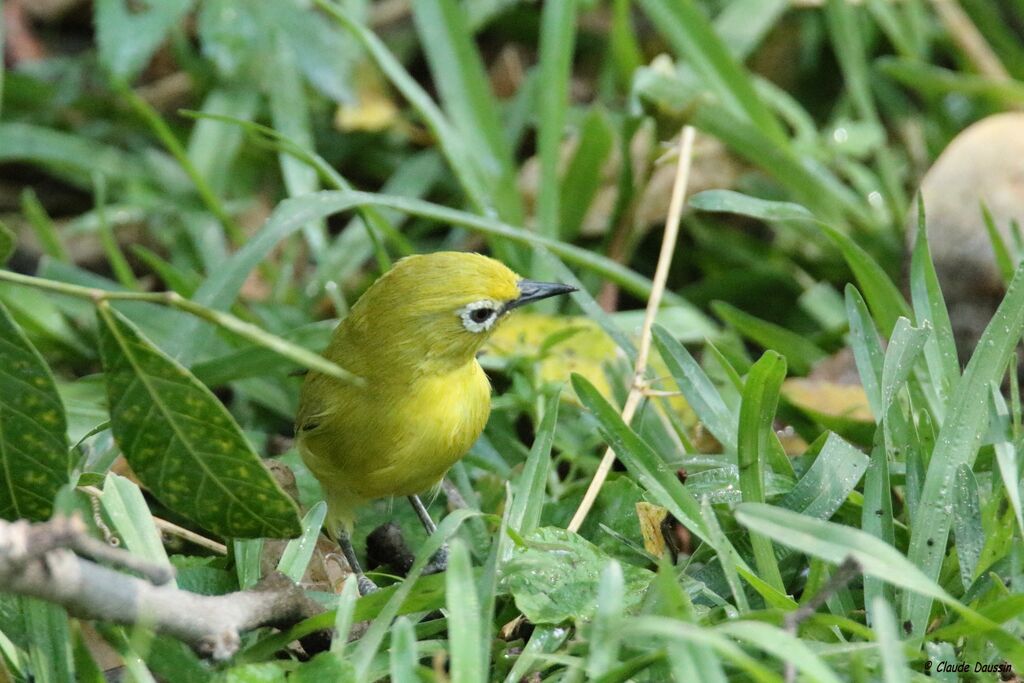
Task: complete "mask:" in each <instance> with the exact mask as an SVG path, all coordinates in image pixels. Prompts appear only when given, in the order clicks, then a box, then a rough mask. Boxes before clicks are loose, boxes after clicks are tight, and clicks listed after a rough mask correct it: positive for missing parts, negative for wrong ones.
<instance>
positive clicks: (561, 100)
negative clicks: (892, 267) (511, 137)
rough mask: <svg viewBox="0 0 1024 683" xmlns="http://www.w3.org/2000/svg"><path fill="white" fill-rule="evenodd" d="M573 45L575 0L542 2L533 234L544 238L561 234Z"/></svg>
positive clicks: (574, 35) (574, 39)
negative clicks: (562, 174) (537, 177)
mask: <svg viewBox="0 0 1024 683" xmlns="http://www.w3.org/2000/svg"><path fill="white" fill-rule="evenodd" d="M575 45H576V0H563V1H562V2H552V3H546V4H545V5H544V8H543V10H542V12H541V26H540V56H539V57H540V67H539V68H540V82H539V84H538V88H539V95H538V98H539V102H538V103H537V109H538V131H537V154H538V156H539V157H540V187H539V191H538V196H537V231H538V232H539V233H540V234H542V235H545V236H547V237H552V238H557V237H558V236H559V235H561V234H562V230H561V226H560V225H559V220H560V219H561V208H560V202H561V196H560V194H561V192H560V191H561V183H560V182H559V178H558V166H559V161H560V158H561V151H562V135H563V133H564V129H565V117H566V110H567V109H568V106H569V81H570V78H571V76H572V73H571V72H572V56H573V51H574V48H575Z"/></svg>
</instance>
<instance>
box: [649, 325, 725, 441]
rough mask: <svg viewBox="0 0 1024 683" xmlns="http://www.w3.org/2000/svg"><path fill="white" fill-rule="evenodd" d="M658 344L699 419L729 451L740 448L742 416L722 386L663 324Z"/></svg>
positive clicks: (658, 330)
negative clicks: (721, 390)
mask: <svg viewBox="0 0 1024 683" xmlns="http://www.w3.org/2000/svg"><path fill="white" fill-rule="evenodd" d="M653 338H654V345H655V347H656V348H657V349H658V353H659V354H660V355H661V358H662V360H664V361H665V365H666V366H667V367H668V370H669V372H670V373H671V374H672V378H673V379H674V380H675V381H676V384H677V385H678V386H679V389H680V391H682V392H683V396H685V397H686V400H687V402H688V403H689V404H690V407H691V408H693V411H694V412H695V413H696V414H697V419H699V420H700V421H701V423H702V424H703V425H704V426H705V427H707V429H708V431H709V432H711V433H712V434H713V435H714V437H715V438H716V439H718V441H719V442H720V443H721V444H722V446H723V447H724V448H725V450H726V451H735V450H736V429H737V425H738V424H739V416H738V415H737V414H736V413H734V412H732V411H731V410H729V408H728V407H727V406H726V405H725V401H723V400H722V396H721V394H719V393H718V389H716V388H715V385H714V384H712V383H711V380H710V379H708V376H707V375H706V374H705V373H704V370H703V369H702V368H701V367H700V365H699V364H698V363H697V361H696V360H694V358H693V356H691V355H690V352H689V351H687V350H686V347H684V346H683V345H682V344H680V343H679V342H678V341H676V339H675V337H673V336H672V334H671V333H670V332H669V331H668V330H666V329H665V328H664V327H662V326H661V325H655V326H654V337H653Z"/></svg>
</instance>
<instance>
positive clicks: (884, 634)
mask: <svg viewBox="0 0 1024 683" xmlns="http://www.w3.org/2000/svg"><path fill="white" fill-rule="evenodd" d="M869 608H870V610H871V614H872V626H873V627H874V629H875V638H876V640H877V641H878V649H879V655H880V657H879V659H880V660H881V661H882V676H883V678H882V680H883V681H885V683H909V681H910V670H909V669H908V668H907V658H906V656H905V655H904V654H903V643H902V642H901V641H900V632H899V629H898V628H897V627H896V614H895V613H894V612H893V610H892V606H891V605H890V604H889V603H888V602H886V601H885V599H883V598H875V599H874V600H872V601H871V603H870V604H869Z"/></svg>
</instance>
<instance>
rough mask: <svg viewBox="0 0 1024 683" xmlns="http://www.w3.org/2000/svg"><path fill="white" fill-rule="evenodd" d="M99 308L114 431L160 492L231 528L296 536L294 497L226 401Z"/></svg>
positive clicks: (222, 529) (196, 516)
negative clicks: (258, 452) (262, 459)
mask: <svg viewBox="0 0 1024 683" xmlns="http://www.w3.org/2000/svg"><path fill="white" fill-rule="evenodd" d="M98 314H99V323H100V325H99V328H100V352H101V355H102V357H103V368H104V371H105V379H106V383H107V396H108V401H109V405H110V406H111V409H110V418H111V426H112V428H113V431H114V437H115V439H117V442H118V445H119V446H120V447H121V450H122V451H123V452H124V455H125V458H126V459H127V460H128V463H129V464H130V465H131V466H132V470H133V471H134V472H135V474H136V475H138V477H139V479H140V480H142V482H143V483H145V484H146V486H147V487H148V488H149V489H150V491H152V493H153V495H155V496H156V497H157V498H158V499H160V500H161V502H163V503H164V504H165V505H167V506H168V507H170V508H172V509H174V510H176V511H178V512H180V513H181V514H183V515H185V516H187V517H189V518H190V519H192V520H194V521H195V522H197V523H198V524H200V525H202V526H204V527H205V528H208V529H210V530H211V531H214V532H216V533H218V534H221V535H223V536H228V537H242V538H251V537H258V536H270V537H276V538H281V537H291V536H296V535H297V534H298V533H299V531H300V526H299V520H298V515H297V510H296V506H295V503H294V502H293V501H292V500H291V498H289V497H288V496H287V495H286V494H285V493H284V491H282V490H281V488H280V486H278V485H277V483H276V482H275V481H274V479H273V477H271V476H270V473H269V472H268V471H267V470H266V468H265V467H264V466H263V464H262V463H261V462H260V460H259V456H257V455H256V453H255V452H253V450H252V446H250V445H249V443H248V441H246V439H245V437H244V436H243V435H242V432H241V430H240V429H239V428H238V425H237V424H236V423H235V421H234V419H233V418H232V417H231V415H230V413H228V411H227V410H226V409H225V408H224V406H223V404H222V403H221V402H220V401H219V400H217V398H216V397H215V396H214V395H213V394H212V393H211V392H210V391H209V389H207V388H206V387H205V386H203V385H202V384H201V383H199V382H198V381H197V380H196V379H195V378H194V377H193V376H192V375H190V374H189V373H188V371H187V370H185V368H183V367H181V366H180V365H178V364H177V363H176V362H175V361H173V360H172V359H170V358H168V357H167V356H166V355H164V354H163V353H162V352H161V351H159V350H158V349H156V348H155V347H154V346H153V345H152V344H150V343H149V341H148V340H146V339H145V338H144V337H143V336H142V335H141V333H140V332H139V331H138V330H137V329H136V328H135V327H134V326H133V325H132V324H131V323H130V322H128V320H127V319H125V318H124V317H123V316H121V314H119V313H117V312H116V311H114V310H113V309H111V308H110V307H109V306H106V305H101V306H99V308H98Z"/></svg>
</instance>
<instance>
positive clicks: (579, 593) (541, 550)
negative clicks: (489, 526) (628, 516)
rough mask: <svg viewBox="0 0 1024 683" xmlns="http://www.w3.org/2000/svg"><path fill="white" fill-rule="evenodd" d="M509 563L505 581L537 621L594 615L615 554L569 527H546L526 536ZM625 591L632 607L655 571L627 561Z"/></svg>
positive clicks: (626, 606)
mask: <svg viewBox="0 0 1024 683" xmlns="http://www.w3.org/2000/svg"><path fill="white" fill-rule="evenodd" d="M525 542H526V546H525V547H521V548H517V549H516V552H515V554H513V556H512V559H511V560H509V561H508V562H507V563H506V564H505V569H504V577H505V579H504V584H505V587H506V588H507V589H508V591H509V592H510V593H511V594H512V597H513V598H515V601H516V607H517V608H518V609H519V611H520V612H522V613H523V615H524V616H526V618H527V619H529V620H530V621H531V622H532V623H534V624H560V623H562V622H566V621H569V620H570V619H573V620H577V621H586V620H589V619H590V618H591V617H593V615H594V610H595V609H596V608H597V592H598V585H599V583H600V577H601V573H602V572H603V571H604V569H605V567H607V566H608V563H609V562H611V561H612V560H611V558H610V557H608V556H607V555H605V554H604V553H603V552H601V550H600V549H599V548H598V547H597V546H595V545H594V544H592V543H591V542H590V541H588V540H586V539H584V538H583V537H582V536H579V535H577V534H574V533H572V532H571V531H568V530H566V529H559V528H556V527H542V528H540V529H537V530H535V531H534V532H533V533H532V534H530V535H529V536H527V537H526V538H525ZM622 569H623V577H624V585H625V587H626V591H625V594H624V599H625V602H624V605H623V608H624V609H626V610H632V609H633V608H635V607H636V606H637V605H639V603H640V601H641V600H642V599H643V596H644V593H645V592H646V589H647V586H648V585H650V583H651V581H652V580H653V578H654V574H652V573H651V572H649V571H647V570H646V569H640V568H639V567H636V566H633V565H625V566H623V568H622Z"/></svg>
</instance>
